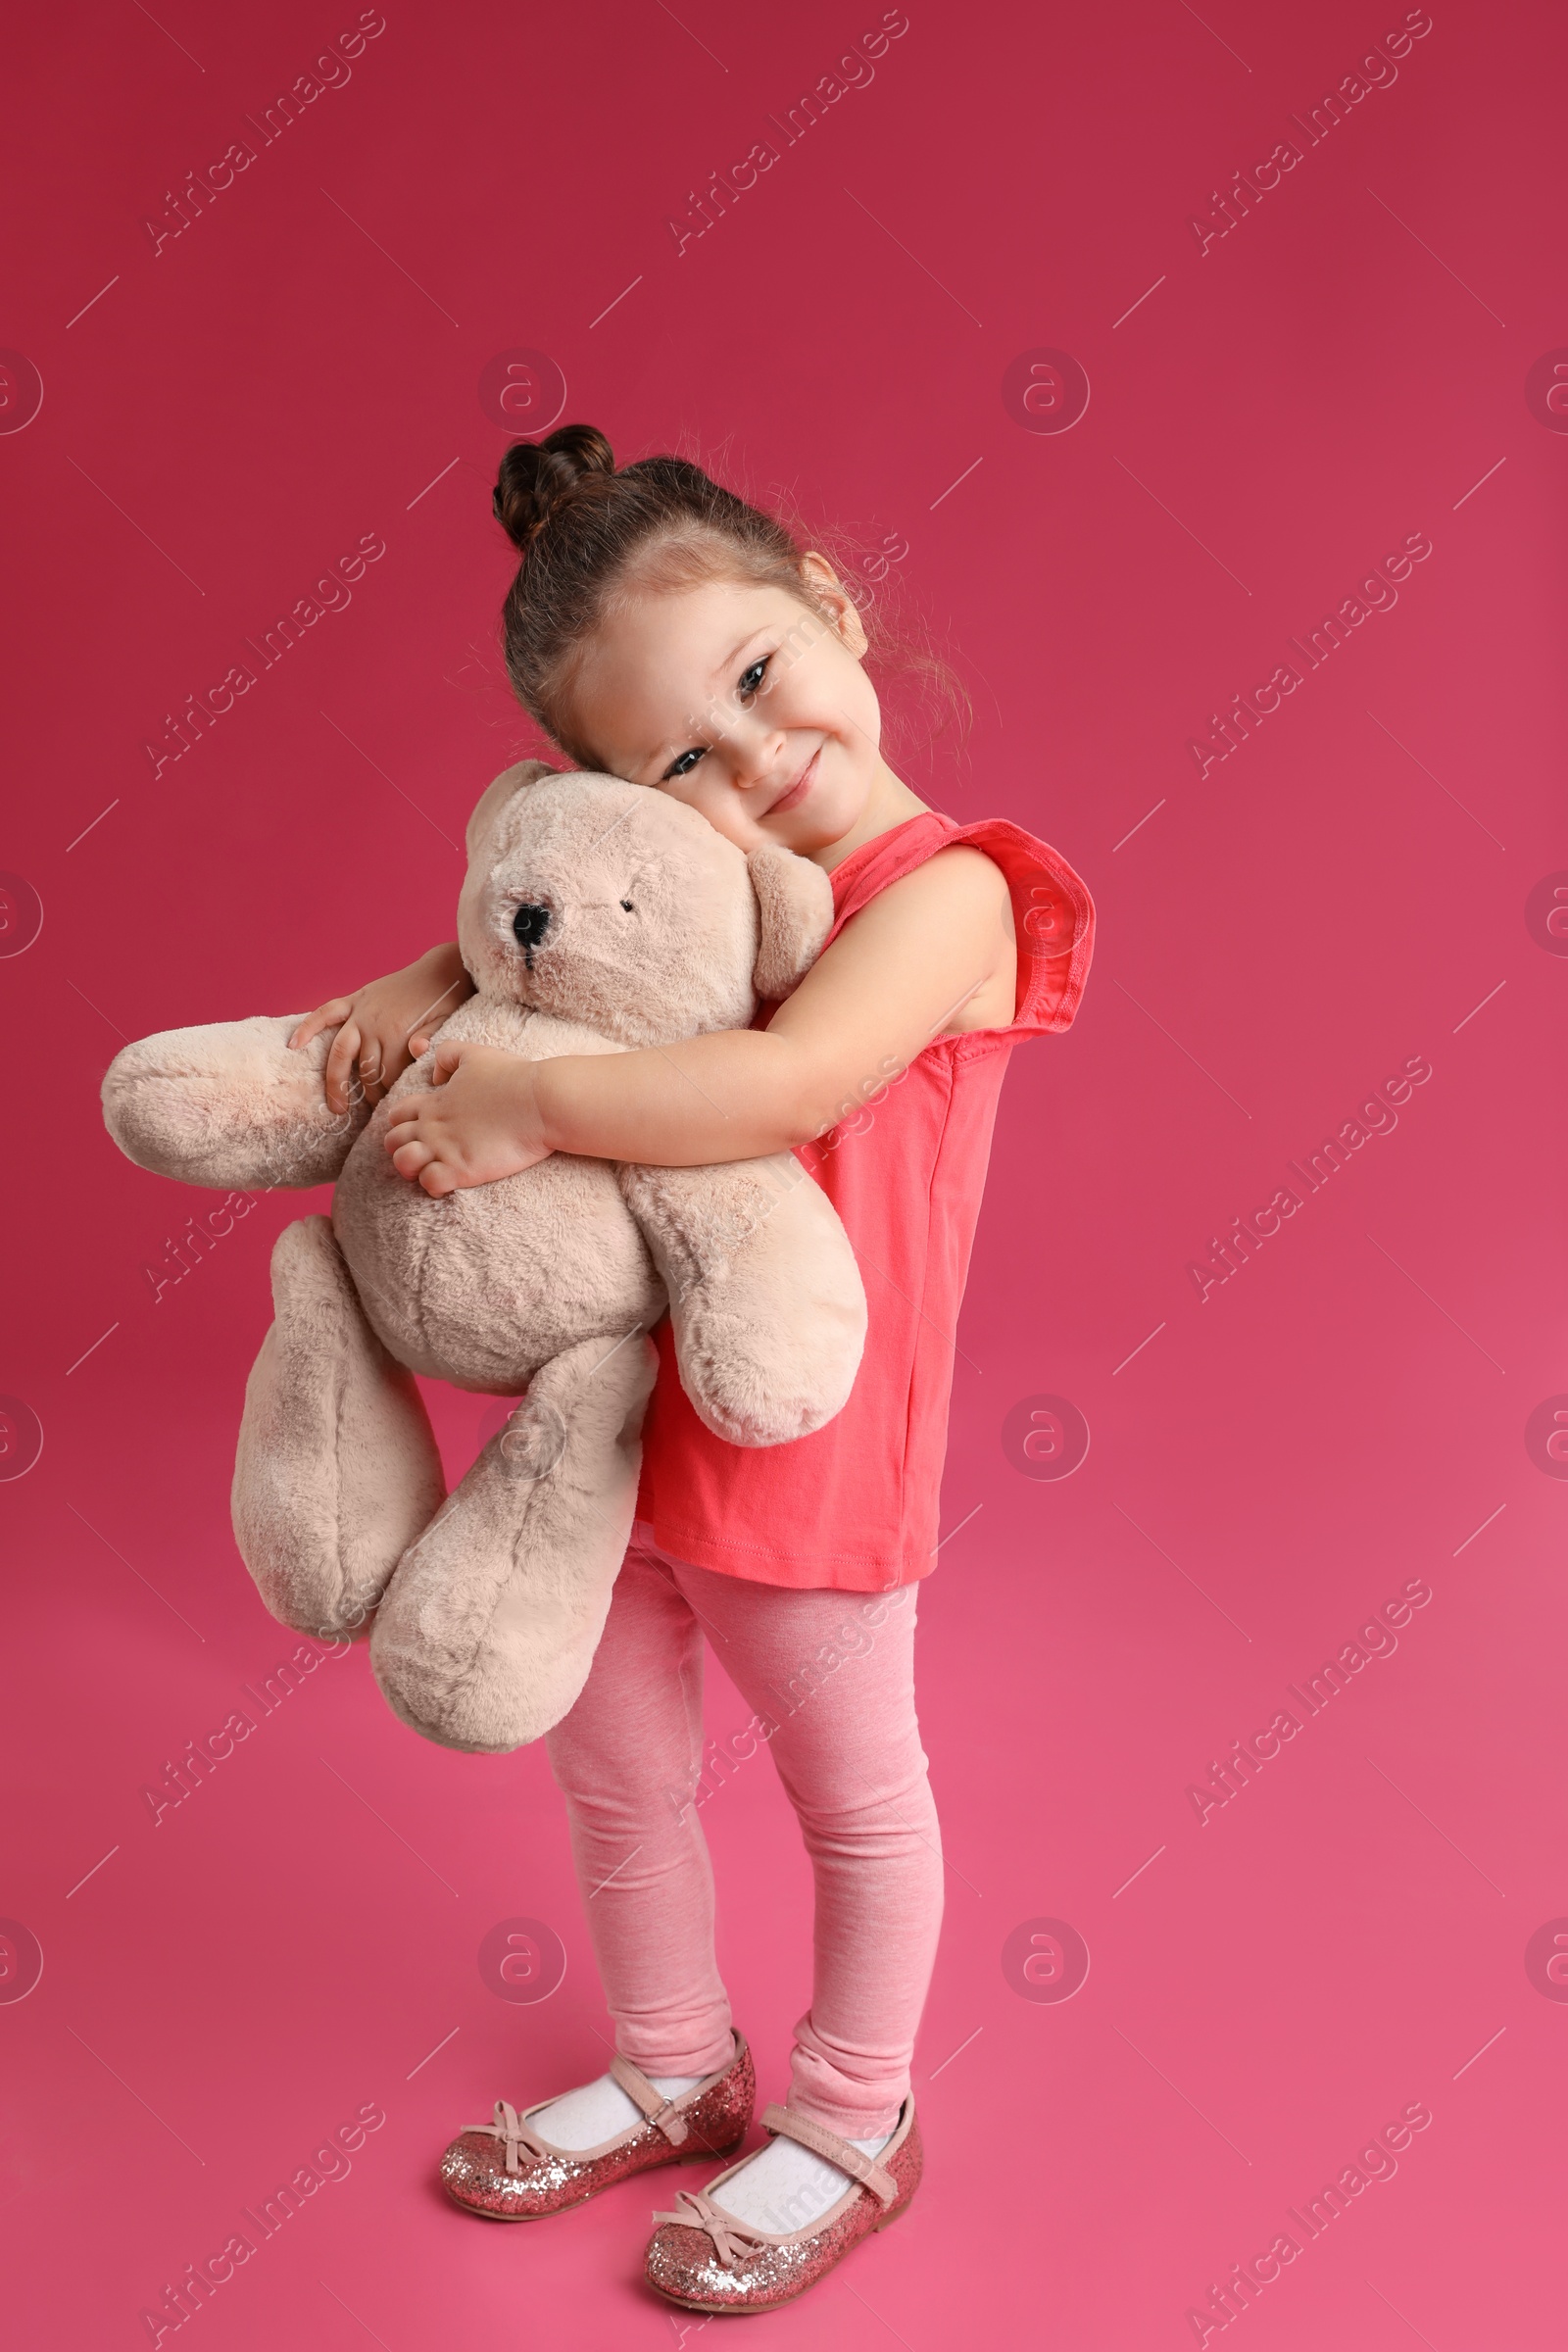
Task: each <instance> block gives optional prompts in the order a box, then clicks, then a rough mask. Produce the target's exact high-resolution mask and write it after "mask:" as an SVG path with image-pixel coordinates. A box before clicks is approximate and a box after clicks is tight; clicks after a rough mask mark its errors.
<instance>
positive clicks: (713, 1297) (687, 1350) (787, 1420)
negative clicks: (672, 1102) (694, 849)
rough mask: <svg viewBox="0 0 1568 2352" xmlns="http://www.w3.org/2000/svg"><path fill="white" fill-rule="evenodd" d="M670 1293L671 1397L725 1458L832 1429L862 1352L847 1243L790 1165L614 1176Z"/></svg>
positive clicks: (816, 1193) (784, 1158)
mask: <svg viewBox="0 0 1568 2352" xmlns="http://www.w3.org/2000/svg"><path fill="white" fill-rule="evenodd" d="M616 1174H617V1178H618V1181H619V1184H620V1188H621V1193H622V1196H623V1197H624V1199H625V1201H626V1203H627V1205H628V1207H629V1208H630V1209H631V1212H632V1214H633V1216H634V1217H635V1218H636V1219H637V1222H638V1224H639V1225H640V1226H641V1228H642V1231H643V1235H644V1238H645V1239H646V1241H647V1243H648V1247H649V1249H650V1250H651V1251H652V1252H653V1256H654V1261H655V1263H656V1264H657V1266H658V1268H659V1271H660V1273H661V1275H662V1277H663V1281H664V1286H665V1288H666V1290H667V1291H668V1293H669V1311H670V1321H671V1323H672V1325H673V1327H674V1334H675V1356H676V1361H677V1362H678V1364H679V1366H680V1376H681V1386H682V1387H683V1388H684V1389H685V1391H686V1394H687V1396H688V1397H690V1398H691V1401H692V1404H693V1406H694V1407H695V1409H696V1411H697V1413H698V1416H699V1417H700V1419H701V1420H703V1421H704V1422H706V1424H707V1425H708V1427H709V1428H710V1429H711V1430H712V1431H713V1432H714V1433H715V1435H716V1436H718V1437H721V1438H727V1439H728V1440H729V1442H730V1444H731V1445H733V1446H782V1445H787V1444H789V1443H790V1441H791V1440H793V1439H795V1438H804V1437H807V1436H809V1433H810V1432H811V1431H812V1430H813V1429H820V1428H821V1427H822V1424H823V1423H824V1422H826V1421H831V1420H832V1418H833V1416H834V1414H835V1413H837V1412H839V1411H840V1410H841V1409H842V1407H843V1406H844V1404H845V1403H846V1402H847V1400H848V1398H849V1394H850V1390H851V1388H852V1386H853V1385H854V1381H855V1375H856V1372H857V1370H858V1367H859V1361H860V1350H861V1348H862V1347H863V1346H864V1342H865V1293H864V1291H863V1289H862V1288H861V1284H860V1274H859V1268H858V1266H857V1264H856V1262H855V1252H854V1250H852V1249H851V1247H850V1241H849V1236H848V1235H847V1234H846V1232H845V1230H844V1228H843V1226H842V1225H841V1224H840V1223H839V1220H838V1216H837V1213H836V1212H835V1210H834V1207H833V1204H832V1202H831V1201H829V1200H828V1198H827V1195H826V1194H825V1193H824V1192H823V1191H822V1190H821V1189H820V1187H819V1186H817V1185H815V1184H813V1183H812V1181H811V1179H810V1177H809V1176H808V1175H807V1173H806V1171H805V1169H804V1168H803V1167H802V1166H801V1163H800V1161H799V1160H798V1159H796V1158H795V1157H794V1155H793V1154H792V1153H790V1152H777V1153H775V1154H773V1155H772V1156H771V1157H769V1158H765V1159H746V1160H736V1161H733V1162H731V1163H729V1164H728V1165H725V1166H719V1167H706V1168H652V1167H639V1166H633V1165H630V1164H627V1165H624V1166H621V1167H620V1168H618V1169H617V1171H616Z"/></svg>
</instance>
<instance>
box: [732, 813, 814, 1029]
mask: <svg viewBox="0 0 1568 2352" xmlns="http://www.w3.org/2000/svg"><path fill="white" fill-rule="evenodd" d="M746 863H747V867H748V869H749V871H750V873H751V877H752V888H753V890H754V891H755V892H756V893H757V911H758V915H759V918H760V919H759V922H758V945H757V964H756V968H755V969H754V971H753V973H752V986H753V988H754V989H755V990H756V992H757V994H758V995H759V996H760V998H761V999H762V1001H763V1003H764V1004H768V1005H772V1004H776V1003H777V1002H778V1000H779V999H780V998H781V997H787V996H788V995H789V993H790V991H791V989H793V988H796V987H798V986H799V984H800V982H801V981H802V980H804V979H805V977H806V975H807V973H808V972H809V970H810V968H811V966H812V964H813V963H814V962H815V961H816V959H817V957H818V956H819V955H820V954H821V953H822V943H823V942H824V940H825V939H826V938H827V935H828V933H829V932H830V931H831V930H832V928H833V885H832V883H831V882H830V881H829V880H828V878H827V875H826V874H825V873H824V872H823V870H822V868H821V867H820V866H819V865H813V864H812V863H811V860H810V859H809V858H797V857H796V855H795V853H794V852H793V850H785V849H780V848H779V847H777V845H776V844H774V843H772V842H769V843H767V844H766V845H765V846H764V847H763V848H762V849H760V850H753V851H752V853H751V855H750V857H749V858H747V860H746Z"/></svg>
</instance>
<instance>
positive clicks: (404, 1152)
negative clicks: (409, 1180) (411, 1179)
mask: <svg viewBox="0 0 1568 2352" xmlns="http://www.w3.org/2000/svg"><path fill="white" fill-rule="evenodd" d="M434 1157H435V1153H434V1152H432V1151H431V1149H430V1147H429V1145H428V1144H421V1143H420V1142H419V1140H418V1137H417V1136H416V1137H414V1138H413V1139H412V1141H410V1142H409V1143H406V1144H399V1146H398V1148H397V1150H396V1151H395V1152H393V1154H392V1165H393V1166H394V1167H395V1168H396V1170H397V1172H398V1174H399V1175H400V1176H417V1174H418V1173H419V1170H420V1169H421V1168H427V1167H428V1166H429V1164H430V1162H431V1160H432V1159H434Z"/></svg>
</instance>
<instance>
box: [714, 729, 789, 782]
mask: <svg viewBox="0 0 1568 2352" xmlns="http://www.w3.org/2000/svg"><path fill="white" fill-rule="evenodd" d="M727 741H728V744H729V756H730V767H731V772H732V774H733V776H734V779H735V782H736V784H737V786H739V787H740V788H741V789H742V790H743V791H747V790H750V788H751V787H752V786H753V785H754V784H758V783H760V781H761V779H762V778H763V777H764V776H765V775H766V774H767V773H768V772H769V770H770V769H772V768H774V767H776V766H777V765H778V763H779V761H780V760H782V758H783V756H784V731H783V729H782V728H781V727H775V726H769V725H767V724H766V723H765V722H764V721H762V720H760V719H750V718H749V719H744V720H738V721H737V722H736V724H735V725H734V726H733V727H731V728H730V729H728V730H727Z"/></svg>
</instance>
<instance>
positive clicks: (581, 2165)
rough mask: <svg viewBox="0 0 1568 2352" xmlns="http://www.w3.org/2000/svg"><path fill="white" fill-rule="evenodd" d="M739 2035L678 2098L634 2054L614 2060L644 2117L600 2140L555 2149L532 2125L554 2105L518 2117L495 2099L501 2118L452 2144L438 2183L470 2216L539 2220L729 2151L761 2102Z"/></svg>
mask: <svg viewBox="0 0 1568 2352" xmlns="http://www.w3.org/2000/svg"><path fill="white" fill-rule="evenodd" d="M731 2032H732V2033H734V2029H733V2027H732V2028H731ZM734 2039H735V2051H734V2055H733V2057H731V2059H730V2060H729V2062H728V2064H727V2065H725V2066H722V2067H720V2068H719V2070H718V2072H717V2073H716V2074H713V2075H710V2076H708V2077H707V2079H706V2080H705V2081H704V2082H699V2083H698V2084H697V2085H696V2087H695V2089H692V2090H688V2091H686V2092H685V2093H684V2094H683V2095H682V2096H681V2097H680V2098H678V2099H666V2098H664V2097H663V2096H662V2093H661V2092H659V2091H657V2090H656V2089H655V2088H654V2086H653V2084H652V2083H651V2082H649V2080H648V2078H647V2076H646V2075H644V2074H642V2073H641V2072H640V2071H639V2070H638V2069H637V2068H636V2067H635V2066H633V2065H632V2063H631V2061H630V2059H628V2058H622V2057H620V2056H618V2055H617V2056H616V2057H613V2058H612V2060H611V2062H610V2072H611V2073H612V2075H613V2077H614V2079H615V2081H616V2082H618V2083H619V2084H620V2087H621V2089H622V2090H623V2091H625V2093H626V2095H627V2097H628V2098H630V2099H632V2100H634V2101H635V2103H636V2104H637V2105H638V2106H639V2107H640V2108H641V2109H642V2111H643V2121H642V2122H641V2123H639V2124H632V2125H630V2126H628V2128H627V2129H626V2130H625V2131H619V2132H617V2133H616V2134H615V2137H614V2138H613V2139H606V2140H601V2142H600V2143H599V2145H598V2146H597V2147H593V2148H569V2149H568V2148H556V2147H552V2146H551V2144H550V2142H549V2140H547V2139H545V2138H543V2137H542V2136H541V2135H540V2133H539V2132H537V2131H534V2130H532V2128H531V2127H530V2124H529V2118H530V2116H535V2115H537V2114H538V2113H539V2111H540V2108H542V2107H548V2106H550V2105H551V2104H552V2101H551V2100H549V2099H541V2100H540V2101H539V2104H538V2106H535V2107H528V2108H525V2109H524V2110H523V2112H522V2113H521V2114H520V2115H519V2114H518V2113H517V2110H516V2109H515V2107H512V2106H509V2105H508V2103H507V2101H506V2100H505V2099H497V2101H496V2112H495V2121H494V2122H493V2123H489V2124H470V2125H469V2127H468V2129H467V2130H466V2131H463V2132H461V2133H460V2134H459V2136H458V2137H457V2138H456V2139H455V2140H454V2141H453V2142H452V2145H451V2146H450V2147H449V2148H448V2149H447V2152H446V2154H445V2155H444V2156H443V2157H442V2159H441V2185H442V2186H443V2188H444V2189H445V2190H446V2192H447V2195H448V2196H449V2197H451V2198H452V2200H453V2202H454V2203H455V2204H458V2205H461V2206H462V2207H463V2209H464V2211H465V2212H466V2213H477V2214H480V2215H482V2216H483V2218H484V2219H485V2220H487V2221H494V2222H534V2221H540V2220H542V2219H543V2218H544V2216H545V2215H546V2214H550V2213H564V2212H565V2211H566V2209H567V2207H568V2206H571V2205H581V2204H584V2203H585V2202H586V2201H587V2199H588V2198H589V2197H596V2196H598V2194H599V2192H600V2190H601V2189H604V2188H613V2186H614V2184H615V2182H616V2181H617V2180H628V2179H629V2178H630V2177H631V2175H632V2174H633V2173H645V2172H647V2171H649V2170H650V2168H651V2167H653V2166H655V2165H660V2164H688V2163H693V2162H695V2161H697V2160H698V2159H700V2158H704V2157H710V2156H727V2155H729V2154H730V2153H731V2151H732V2150H733V2149H735V2148H737V2147H738V2146H739V2145H740V2143H741V2141H742V2140H743V2139H744V2138H745V2136H746V2132H747V2130H748V2128H749V2126H750V2124H751V2120H752V2110H753V2108H754V2107H755V2105H756V2104H757V2073H756V2069H755V2068H754V2066H753V2064H752V2053H751V2051H750V2050H749V2049H748V2048H747V2046H746V2039H745V2036H744V2034H735V2035H734ZM558 2095H559V2094H558Z"/></svg>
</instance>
